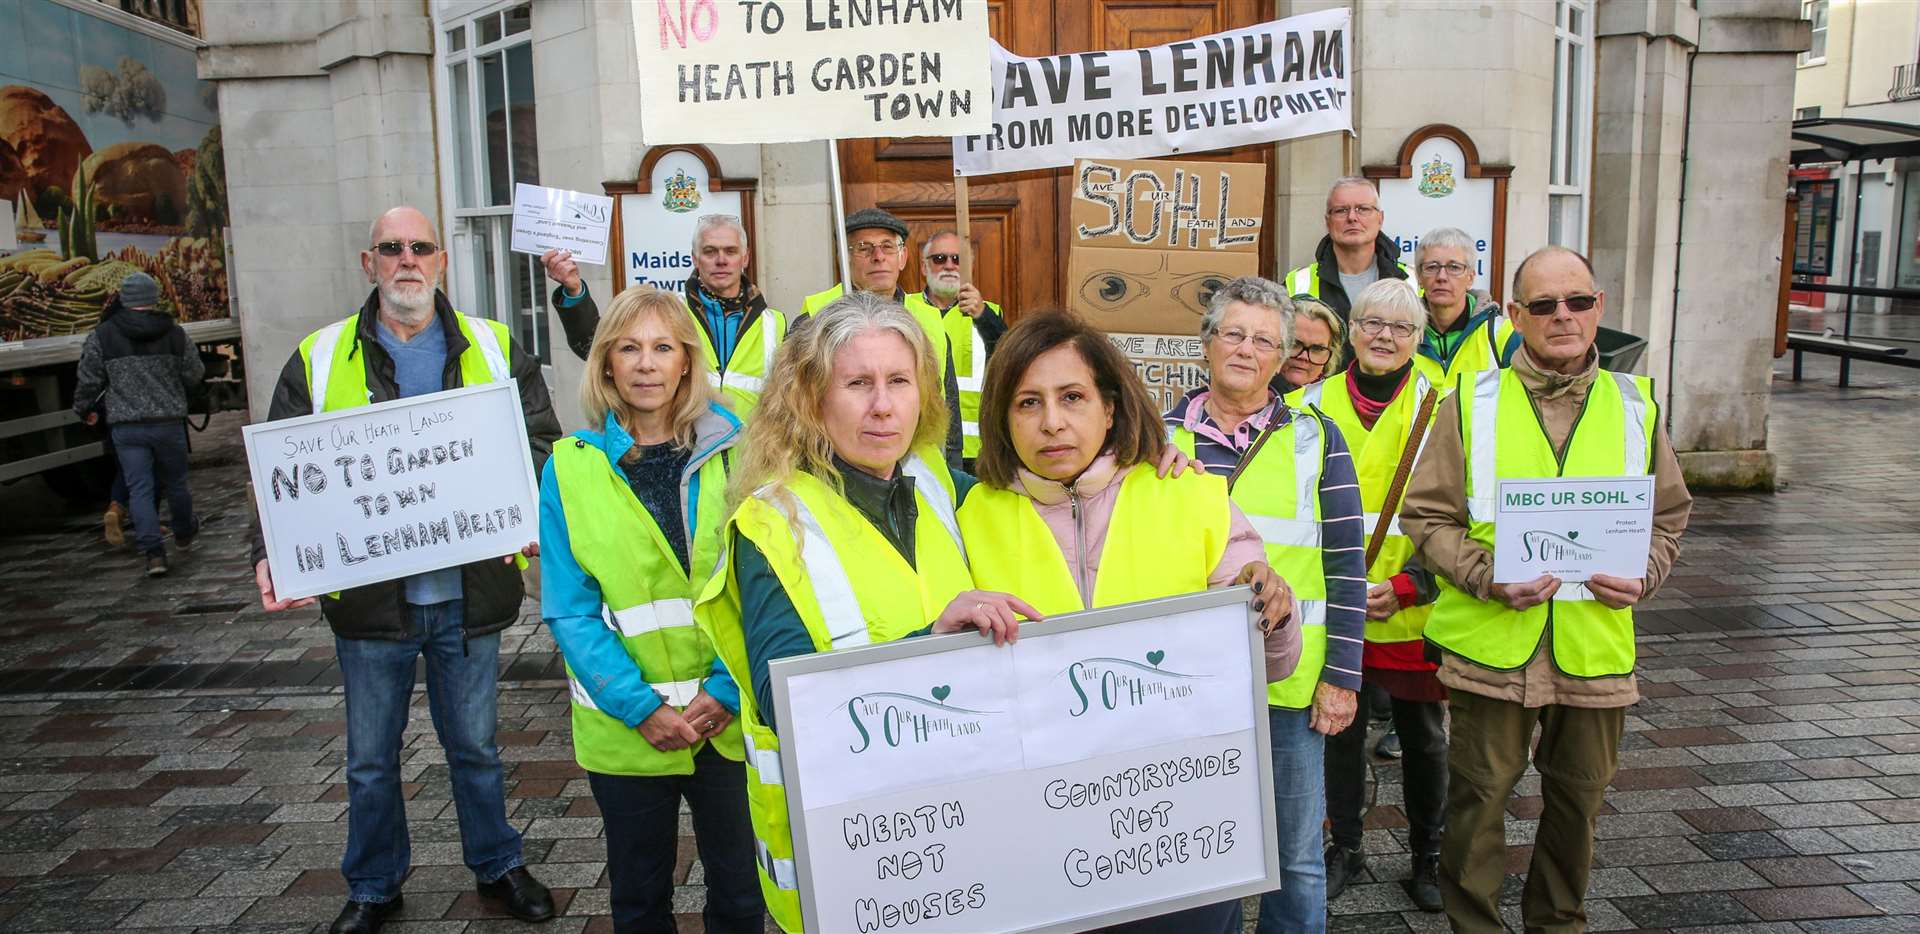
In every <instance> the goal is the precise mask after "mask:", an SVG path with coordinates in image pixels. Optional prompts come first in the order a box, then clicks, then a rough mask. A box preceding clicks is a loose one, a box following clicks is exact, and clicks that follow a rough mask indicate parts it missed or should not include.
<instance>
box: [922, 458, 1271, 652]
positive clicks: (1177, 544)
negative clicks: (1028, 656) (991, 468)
mask: <svg viewBox="0 0 1920 934" xmlns="http://www.w3.org/2000/svg"><path fill="white" fill-rule="evenodd" d="M1232 518H1233V512H1232V509H1231V507H1229V506H1228V500H1227V481H1226V478H1225V477H1217V476H1210V475H1207V474H1198V473H1192V472H1188V473H1185V474H1182V475H1181V476H1179V477H1178V478H1173V479H1161V478H1160V477H1157V476H1155V475H1154V470H1153V465H1152V464H1141V465H1138V466H1135V467H1134V468H1133V469H1131V470H1129V471H1128V472H1127V475H1126V476H1125V477H1122V478H1121V479H1120V493H1119V498H1118V499H1117V501H1116V502H1115V503H1114V506H1113V514H1112V515H1111V516H1110V517H1109V518H1108V522H1107V535H1106V541H1105V543H1104V544H1102V545H1101V548H1100V554H1099V555H1098V556H1097V561H1098V564H1099V569H1100V573H1099V575H1098V576H1097V577H1096V578H1095V579H1094V582H1093V602H1092V603H1091V604H1086V603H1083V602H1082V601H1081V598H1080V586H1079V584H1078V582H1076V581H1075V580H1074V579H1073V573H1072V571H1071V569H1070V565H1069V564H1068V562H1067V559H1066V557H1065V556H1064V555H1062V554H1061V553H1060V544H1059V542H1058V541H1056V540H1055V539H1054V537H1053V532H1052V531H1050V530H1049V529H1048V528H1047V523H1046V520H1044V519H1041V518H1040V512H1039V510H1037V509H1035V508H1034V505H1033V501H1032V500H1031V499H1029V498H1027V496H1026V494H1024V493H1019V492H1016V491H1014V490H1002V489H995V488H992V487H988V486H987V485H986V484H981V485H979V486H976V487H974V488H973V490H972V491H971V492H969V493H968V494H967V502H966V504H965V505H963V506H961V507H960V537H961V539H962V540H964V541H966V542H968V543H970V544H971V545H972V546H973V548H972V549H971V550H969V551H968V552H967V554H968V556H969V560H970V563H971V564H972V567H973V582H974V586H976V587H980V588H982V589H984V590H998V591H1003V592H1005V593H1010V594H1013V595H1014V596H1016V597H1019V598H1020V599H1022V600H1025V601H1027V602H1028V603H1030V604H1033V608H1034V609H1036V610H1039V611H1040V612H1041V613H1043V614H1045V615H1047V616H1057V615H1059V614H1062V613H1074V612H1078V611H1080V610H1090V609H1093V608H1094V607H1102V606H1116V605H1118V604H1122V603H1133V602H1135V601H1139V600H1153V599H1157V598H1159V597H1172V596H1177V595H1179V594H1187V593H1196V592H1198V591H1202V590H1206V589H1207V578H1208V576H1209V575H1211V574H1212V573H1213V569H1214V568H1216V567H1219V566H1220V559H1221V558H1222V557H1224V556H1225V555H1226V553H1227V536H1228V533H1229V528H1230V526H1231V524H1232ZM1077 534H1078V536H1079V540H1080V541H1081V542H1082V546H1081V547H1084V542H1085V539H1086V535H1085V530H1084V529H1082V530H1078V532H1077ZM1086 563H1087V562H1086V561H1085V560H1084V559H1083V560H1082V561H1081V564H1082V566H1084V565H1085V564H1086Z"/></svg>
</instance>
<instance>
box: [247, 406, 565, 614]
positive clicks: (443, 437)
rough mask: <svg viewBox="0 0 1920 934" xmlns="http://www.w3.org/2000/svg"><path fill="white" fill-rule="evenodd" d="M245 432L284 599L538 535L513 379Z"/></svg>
mask: <svg viewBox="0 0 1920 934" xmlns="http://www.w3.org/2000/svg"><path fill="white" fill-rule="evenodd" d="M242 433H243V434H244V436H245V439H246V446H247V468H248V470H249V471H250V472H251V474H252V477H253V499H254V507H255V509H256V510H258V513H259V516H260V529H261V532H262V533H263V535H264V536H265V538H266V543H267V565H268V567H269V569H270V570H271V571H272V572H273V584H274V590H275V592H276V594H277V595H278V596H280V597H282V598H287V599H293V598H298V597H311V596H314V595H315V594H322V593H330V592H333V591H337V590H345V589H347V588H350V587H358V586H362V585H365V584H372V583H377V582H379V581H387V580H393V579H395V578H400V577H406V576H409V575H412V574H419V573H422V572H425V571H433V570H438V569H440V568H447V567H455V566H457V565H462V564H468V563H471V562H474V561H479V560H483V559H486V558H495V559H497V558H500V557H501V556H503V555H510V554H513V553H515V552H518V551H519V550H520V549H521V548H522V547H524V546H525V545H526V544H527V543H529V542H532V541H535V540H537V539H538V537H539V534H540V532H539V528H540V506H539V500H538V499H537V498H536V495H537V494H536V492H535V483H534V476H533V462H532V461H531V460H530V459H529V456H528V451H527V424H526V421H525V419H524V418H523V417H522V416H521V413H520V391H519V389H518V387H517V385H516V381H514V380H506V381H503V382H494V383H486V384H483V385H479V386H469V387H467V388H465V389H449V390H447V391H445V392H436V393H433V394H431V395H425V396H411V397H409V398H406V399H396V400H394V401H392V402H382V403H379V404H377V405H369V406H364V407H361V408H352V409H342V410H340V411H337V412H324V413H321V414H319V415H308V416H304V417H301V418H289V419H283V420H281V421H274V422H266V423H264V424H259V425H248V426H246V427H245V428H244V429H242Z"/></svg>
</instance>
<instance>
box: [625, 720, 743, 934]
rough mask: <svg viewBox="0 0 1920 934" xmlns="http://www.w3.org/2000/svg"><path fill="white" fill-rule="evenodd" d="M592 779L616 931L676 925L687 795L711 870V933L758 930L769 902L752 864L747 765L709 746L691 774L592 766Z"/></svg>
mask: <svg viewBox="0 0 1920 934" xmlns="http://www.w3.org/2000/svg"><path fill="white" fill-rule="evenodd" d="M634 741H635V742H646V740H643V739H640V738H639V737H638V736H635V737H634ZM587 782H588V784H589V785H590V786H592V788H593V800H594V803H596V804H598V805H600V818H601V821H602V822H603V823H604V825H605V827H606V831H607V876H608V881H609V882H611V883H612V888H613V893H612V909H613V930H614V934H673V932H674V931H675V930H676V928H675V927H674V920H673V869H674V864H675V855H676V854H677V853H678V851H679V849H680V799H681V798H682V797H685V798H686V799H687V805H688V808H689V809H690V810H692V811H693V841H694V844H695V845H696V846H698V847H699V849H700V865H701V867H702V868H703V869H704V870H705V872H706V877H707V907H706V911H705V912H704V913H703V915H702V919H703V920H704V921H705V922H706V924H705V929H706V931H707V934H760V931H761V930H762V927H761V925H762V924H763V923H764V922H763V921H762V917H763V916H764V915H765V913H766V905H765V903H764V902H763V900H762V898H761V895H760V876H759V873H758V872H756V871H755V868H754V863H755V860H756V858H757V857H756V856H755V853H754V846H753V821H752V819H751V818H750V817H749V816H748V815H747V768H746V766H745V765H742V764H741V763H738V762H734V761H732V760H729V759H727V758H726V757H725V756H722V755H721V754H720V753H719V752H717V751H715V750H714V748H713V746H712V745H708V746H707V747H706V748H704V749H702V750H700V752H699V753H698V754H696V755H695V756H694V758H693V774H692V775H605V774H602V773H600V772H588V773H587Z"/></svg>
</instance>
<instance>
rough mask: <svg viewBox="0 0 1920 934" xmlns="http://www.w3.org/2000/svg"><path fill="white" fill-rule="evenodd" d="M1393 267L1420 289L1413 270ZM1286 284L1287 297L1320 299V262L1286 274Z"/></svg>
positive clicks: (1404, 264)
mask: <svg viewBox="0 0 1920 934" xmlns="http://www.w3.org/2000/svg"><path fill="white" fill-rule="evenodd" d="M1394 265H1395V266H1398V267H1400V272H1401V273H1403V274H1404V275H1405V277H1406V280H1407V281H1408V282H1411V283H1413V287H1414V288H1415V289H1419V288H1420V282H1419V280H1417V279H1415V278H1414V277H1413V270H1411V269H1408V268H1407V264H1406V263H1394ZM1286 282H1287V294H1288V295H1311V296H1313V297H1314V298H1319V297H1320V261H1319V260H1315V261H1313V262H1311V263H1308V264H1306V265H1305V266H1302V267H1300V268H1299V269H1295V270H1294V271H1292V272H1290V273H1287V280H1286ZM1423 294H1424V293H1423ZM1359 297H1360V296H1358V295H1349V296H1347V301H1349V302H1351V301H1353V300H1354V299H1356V298H1359ZM1347 336H1348V337H1349V338H1351V337H1352V336H1353V335H1351V334H1349V335H1347Z"/></svg>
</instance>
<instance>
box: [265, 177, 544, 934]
mask: <svg viewBox="0 0 1920 934" xmlns="http://www.w3.org/2000/svg"><path fill="white" fill-rule="evenodd" d="M360 268H361V270H362V271H363V272H364V273H365V274H366V277H367V281H368V282H369V283H371V284H372V285H373V291H372V292H371V293H369V294H368V295H367V300H366V303H365V304H363V305H362V306H361V307H360V310H359V311H357V312H355V313H354V314H352V315H350V316H348V317H347V318H346V320H344V321H339V322H336V323H334V324H330V325H328V326H326V327H324V328H321V329H320V330H318V331H315V332H314V333H312V334H310V335H308V336H307V338H306V339H305V340H303V341H301V342H300V346H299V348H298V349H297V350H295V351H294V353H293V356H292V357H291V358H290V359H288V360H287V365H286V367H285V368H284V369H282V370H281V372H280V381H279V383H278V384H277V385H276V386H275V387H274V390H273V400H272V402H271V404H270V405H269V407H268V410H267V418H268V420H270V421H271V420H275V419H283V418H294V417H297V416H301V415H316V414H319V413H321V412H330V411H336V410H339V409H349V408H356V407H359V406H363V405H369V404H372V403H375V402H386V401H388V400H391V399H400V398H405V397H407V396H419V395H426V394H428V393H434V392H439V391H441V390H444V389H455V388H458V387H461V386H471V385H476V384H479V383H489V382H495V381H498V380H504V379H509V378H512V379H515V380H518V381H519V391H520V409H521V415H522V417H523V418H525V420H526V427H527V441H528V447H529V448H530V451H529V453H531V454H532V457H533V464H534V469H535V470H538V469H539V468H540V467H541V465H543V464H545V463H546V460H547V456H548V455H549V454H550V453H551V452H552V450H553V442H554V439H556V438H558V437H560V422H559V420H558V419H556V418H555V417H554V414H553V404H552V401H551V400H550V399H549V398H548V396H547V384H546V382H545V381H544V380H542V379H541V376H540V363H539V361H538V360H535V359H534V358H533V357H531V356H529V355H528V354H527V352H526V351H524V350H522V349H521V348H520V347H519V345H517V344H516V343H514V341H513V335H512V331H510V330H509V329H508V328H507V326H506V325H504V324H501V323H499V322H497V321H490V320H487V319H484V318H472V317H468V316H467V315H463V314H461V313H459V312H457V311H455V310H453V305H452V304H451V303H450V302H448V301H447V296H446V295H445V294H444V293H442V292H441V291H440V290H439V289H438V287H437V286H438V284H439V281H440V275H441V273H442V272H444V271H445V270H446V253H445V251H444V250H442V249H441V247H440V241H439V238H438V237H437V236H436V235H435V233H434V229H433V223H432V222H431V221H429V220H427V217H426V215H425V214H422V213H421V212H420V211H418V210H415V209H414V208H410V207H399V208H394V209H392V210H390V211H388V212H386V213H385V214H382V215H380V217H379V218H378V219H377V220H375V221H374V222H373V229H372V231H371V232H370V236H369V244H368V247H367V249H366V250H364V251H362V252H361V253H360ZM538 553H539V546H538V544H537V543H530V544H528V545H527V546H526V548H525V549H523V550H522V554H523V555H527V556H531V555H536V554H538ZM524 560H525V559H524V558H523V557H522V556H521V555H509V556H508V557H507V558H506V559H504V560H492V559H490V560H486V561H477V562H474V563H473V564H468V565H463V566H458V567H451V568H443V569H440V570H436V571H428V572H425V573H422V574H415V575H413V576H411V577H406V578H402V579H399V580H392V581H386V582H383V583H378V584H369V585H367V586H364V587H355V588H353V589H351V590H347V591H344V592H342V593H339V594H333V595H329V596H323V597H321V598H320V599H319V603H320V610H321V613H322V614H323V615H324V616H325V617H326V620H327V625H328V626H330V627H332V629H333V634H334V652H335V655H336V656H337V657H338V658H339V660H340V671H341V674H342V676H343V677H344V680H345V684H346V692H347V851H346V855H345V856H344V857H343V858H342V859H341V861H340V873H341V875H343V876H345V877H346V881H347V904H346V906H345V907H344V908H342V909H341V911H340V914H339V916H338V917H337V918H335V919H334V922H333V925H332V927H331V929H330V930H331V931H332V932H333V934H366V932H372V931H377V930H379V929H380V926H381V924H382V923H384V922H385V921H386V919H387V918H388V917H389V916H390V915H392V914H393V912H395V911H396V910H398V909H399V907H400V886H401V883H402V882H404V881H405V880H406V877H407V872H408V870H409V868H410V866H409V860H410V851H409V845H408V839H407V823H406V819H407V815H406V808H405V804H406V802H405V801H404V800H403V795H402V793H401V789H400V748H401V747H400V744H401V740H402V735H403V733H404V732H405V730H406V727H407V721H408V719H409V711H410V709H411V699H412V696H413V680H414V664H415V660H416V659H418V658H421V657H423V656H424V657H425V659H426V672H427V696H428V699H429V700H430V701H431V702H432V707H433V724H434V733H435V734H436V736H437V737H438V739H439V742H440V746H441V747H442V748H443V749H444V750H446V760H447V768H448V773H449V775H448V777H449V780H450V781H451V783H452V786H453V799H454V803H455V805H456V808H455V810H456V812H457V813H458V815H459V818H460V821H459V823H460V842H461V850H462V853H463V855H464V856H465V860H466V864H467V867H468V868H469V869H471V870H472V871H473V874H474V879H475V882H476V884H477V888H478V889H479V893H480V896H481V898H482V899H484V900H486V901H488V902H490V903H493V904H495V905H498V906H499V907H501V908H504V909H505V910H506V911H507V912H508V913H509V914H511V915H513V916H514V917H516V918H519V919H520V920H522V921H546V920H548V919H550V918H552V917H553V898H552V896H551V895H550V894H549V893H548V891H547V888H546V887H545V886H543V885H541V884H540V883H539V882H538V881H536V880H535V879H534V878H533V876H532V875H531V874H529V873H528V872H527V870H526V867H525V864H524V859H523V857H522V854H521V845H520V832H519V831H518V830H515V829H514V828H513V826H512V825H511V824H508V823H507V801H506V790H505V772H504V770H503V768H502V766H501V763H500V751H499V748H498V747H497V746H496V744H495V742H494V729H495V727H496V725H497V724H498V723H499V714H498V711H497V696H498V660H499V656H500V631H501V630H503V629H506V628H507V627H508V626H510V625H512V624H513V623H514V621H515V620H517V619H519V616H520V601H521V598H522V597H523V596H524V589H523V585H522V583H521V579H520V570H519V568H518V567H516V566H515V565H516V564H524ZM253 566H254V579H255V582H256V583H257V584H258V585H259V588H260V603H261V606H262V607H264V608H265V609H266V610H268V611H269V612H276V611H281V610H288V609H292V608H294V607H300V606H307V605H310V604H312V603H313V602H314V601H313V600H312V599H310V598H308V599H299V600H282V599H280V598H279V596H278V595H276V594H275V593H274V589H273V578H272V576H271V574H270V573H269V571H268V568H267V561H266V545H265V543H264V541H263V540H262V539H261V537H260V532H259V528H258V527H257V526H256V527H255V529H254V534H253Z"/></svg>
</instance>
